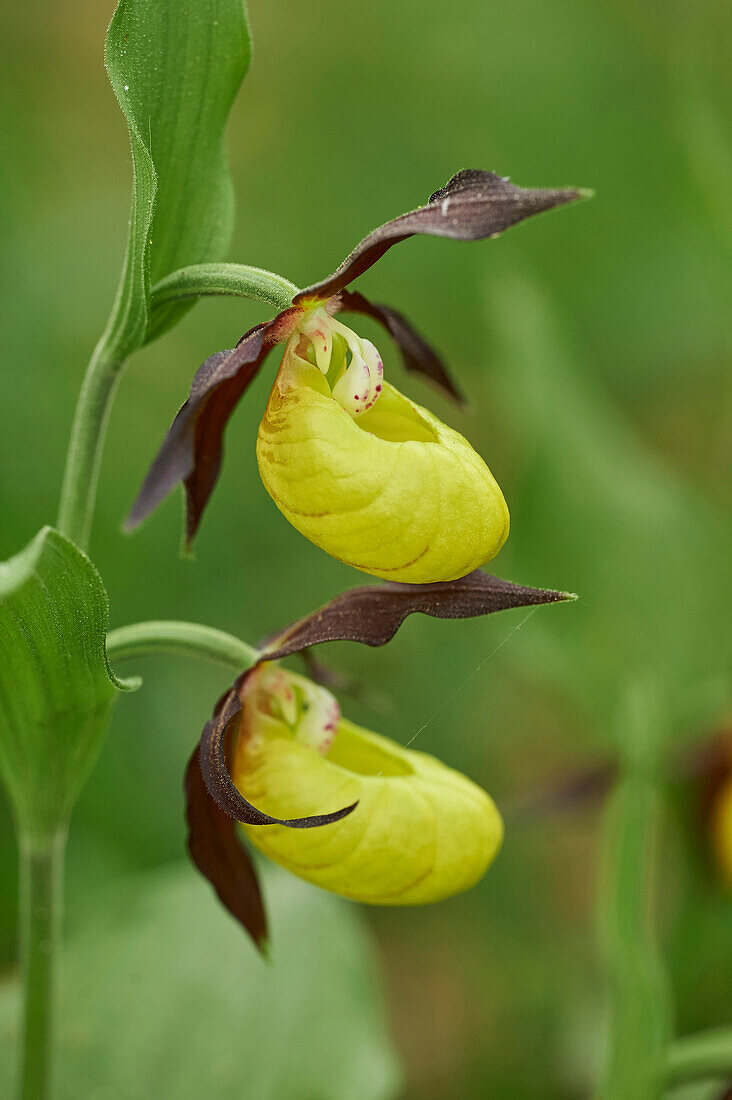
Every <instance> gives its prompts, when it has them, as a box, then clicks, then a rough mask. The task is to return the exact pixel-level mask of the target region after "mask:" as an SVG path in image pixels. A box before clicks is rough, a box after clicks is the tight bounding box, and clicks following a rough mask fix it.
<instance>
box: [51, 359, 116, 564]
mask: <svg viewBox="0 0 732 1100" xmlns="http://www.w3.org/2000/svg"><path fill="white" fill-rule="evenodd" d="M123 363H124V360H123V359H121V358H119V357H117V356H116V355H115V354H114V351H113V350H112V349H111V348H110V347H109V345H108V344H107V343H106V342H104V341H102V342H100V343H99V344H98V345H97V347H96V349H95V351H94V354H93V355H92V358H91V360H90V362H89V366H88V368H87V371H86V375H85V376H84V382H83V384H82V387H81V391H80V392H79V399H78V401H77V403H76V412H75V413H74V423H73V425H72V428H71V438H70V440H69V448H68V451H67V454H66V469H65V470H64V479H63V483H62V486H61V500H60V503H59V510H58V520H57V524H56V525H57V527H58V529H59V531H61V532H62V533H63V534H64V535H66V536H67V537H68V538H70V539H72V541H73V542H75V543H76V545H77V546H79V547H81V549H82V550H86V549H87V547H88V545H89V535H90V533H91V523H92V517H93V514H94V504H95V501H96V495H97V484H98V481H99V467H100V465H101V458H102V448H103V446H104V438H105V436H106V434H107V424H108V423H109V414H110V412H111V409H112V401H113V400H114V394H115V391H116V389H117V383H118V382H119V379H120V375H121V373H122V367H123Z"/></svg>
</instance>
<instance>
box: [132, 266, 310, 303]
mask: <svg viewBox="0 0 732 1100" xmlns="http://www.w3.org/2000/svg"><path fill="white" fill-rule="evenodd" d="M297 292H298V287H296V286H295V284H294V283H291V282H289V280H288V279H283V278H282V276H281V275H275V274H274V272H272V271H265V270H264V268H261V267H248V266H246V265H245V264H192V265H191V267H184V268H181V269H180V270H179V271H173V272H172V273H171V274H170V275H166V277H165V278H164V279H161V280H160V282H159V283H156V284H155V286H154V287H153V288H152V291H151V293H150V307H151V311H152V310H154V309H155V308H156V307H159V306H164V305H167V304H168V303H170V302H178V301H181V300H184V299H186V298H207V297H211V296H214V295H231V296H233V297H237V298H253V299H254V300H255V301H257V302H264V303H265V304H266V305H269V306H274V308H275V309H277V310H282V309H287V308H288V306H290V305H292V299H293V296H294V295H295V294H297Z"/></svg>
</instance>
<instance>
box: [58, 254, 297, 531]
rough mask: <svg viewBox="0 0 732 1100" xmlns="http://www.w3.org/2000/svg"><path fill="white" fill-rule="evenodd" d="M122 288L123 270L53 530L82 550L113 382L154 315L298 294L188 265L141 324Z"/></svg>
mask: <svg viewBox="0 0 732 1100" xmlns="http://www.w3.org/2000/svg"><path fill="white" fill-rule="evenodd" d="M125 287H126V281H125V271H123V278H122V283H121V289H120V292H119V294H118V298H117V301H116V303H115V307H114V310H113V312H112V317H111V318H110V321H109V324H108V326H107V330H106V332H105V334H104V336H103V337H102V339H101V340H100V341H99V344H98V345H97V347H96V349H95V350H94V354H93V355H92V358H91V361H90V363H89V366H88V367H87V371H86V375H85V377H84V382H83V384H82V387H81V391H80V393H79V400H78V401H77V405H76V412H75V414H74V423H73V426H72V429H71V438H70V440H69V449H68V452H67V456H66V469H65V471H64V479H63V484H62V487H61V501H60V504H59V512H58V521H57V526H58V529H59V530H60V531H61V532H63V534H65V535H67V536H68V538H70V539H72V540H73V542H75V543H76V544H77V546H80V547H81V548H82V549H83V550H86V549H87V548H88V545H89V536H90V533H91V524H92V518H93V515H94V506H95V503H96V495H97V484H98V481H99V468H100V465H101V457H102V449H103V447H104V439H105V436H106V434H107V424H108V422H109V414H110V411H111V408H112V401H113V400H114V394H115V391H116V389H117V383H118V382H119V379H120V377H121V375H122V370H123V367H124V363H125V360H126V359H127V357H128V355H129V354H130V353H131V352H132V351H134V350H135V349H137V348H139V347H141V346H143V345H144V344H145V342H146V341H149V340H150V339H151V338H153V337H154V334H155V318H156V311H159V310H160V309H161V308H163V307H165V306H169V305H170V303H171V302H176V301H183V300H186V299H196V298H203V297H212V296H216V295H218V296H221V295H224V296H228V295H233V296H236V297H240V298H253V299H254V300H255V301H258V302H263V303H264V304H266V305H269V306H274V308H275V309H278V310H282V309H286V308H287V307H288V306H289V305H290V304H291V302H292V297H293V295H294V294H296V293H297V290H298V288H297V287H296V286H295V285H294V283H291V282H289V281H288V280H287V279H283V278H282V276H281V275H276V274H274V272H271V271H265V270H264V269H263V268H259V267H247V266H246V265H244V264H192V265H191V266H190V267H187V268H182V269H181V270H180V271H174V272H172V273H171V274H170V275H168V276H166V277H165V278H164V279H162V280H161V281H160V282H159V283H157V284H156V285H155V286H154V287H153V288H152V290H151V292H150V301H149V311H148V312H149V316H148V313H147V312H145V310H143V313H142V320H141V319H140V311H139V309H138V311H137V312H134V311H131V307H130V304H129V302H128V300H127V297H126V295H125V293H124V290H125ZM146 318H147V319H146ZM146 332H147V338H146V337H145V333H146ZM151 333H152V334H153V337H151Z"/></svg>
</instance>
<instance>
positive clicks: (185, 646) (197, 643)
mask: <svg viewBox="0 0 732 1100" xmlns="http://www.w3.org/2000/svg"><path fill="white" fill-rule="evenodd" d="M151 653H178V654H183V655H184V656H188V657H201V658H203V659H204V660H206V661H213V662H214V664H217V665H223V666H224V668H230V669H234V670H235V671H237V672H243V671H244V670H245V669H247V668H251V666H252V665H253V664H256V662H257V661H258V660H259V657H260V654H259V652H258V651H257V650H256V649H254V648H253V647H252V646H250V645H247V644H246V642H242V641H240V640H239V639H238V638H235V637H234V635H233V634H226V633H225V632H224V631H223V630H214V628H213V627H211V626H201V625H200V624H198V623H180V622H175V621H160V622H147V623H133V624H132V625H131V626H121V627H120V628H119V629H118V630H113V631H112V632H111V633H110V634H109V635H108V636H107V656H108V658H109V660H110V662H112V663H115V662H116V661H125V660H129V659H130V658H132V657H146V656H148V655H149V654H151Z"/></svg>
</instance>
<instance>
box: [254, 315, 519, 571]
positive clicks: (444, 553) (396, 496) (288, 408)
mask: <svg viewBox="0 0 732 1100" xmlns="http://www.w3.org/2000/svg"><path fill="white" fill-rule="evenodd" d="M313 322H315V324H313ZM318 322H319V324H318ZM311 325H312V327H310V328H308V327H306V326H303V327H302V328H301V330H300V332H298V333H295V334H294V335H293V336H292V337H291V338H290V341H289V343H288V345H287V348H286V351H285V354H284V357H283V360H282V366H281V367H280V370H279V373H278V375H277V379H276V381H275V384H274V386H273V388H272V392H271V394H270V398H269V402H268V404H267V409H266V412H265V415H264V418H263V420H262V423H261V425H260V428H259V436H258V439H257V460H258V462H259V472H260V475H261V477H262V481H263V483H264V486H265V488H266V489H267V492H268V493H269V494H270V496H271V497H272V499H273V500H274V502H275V504H276V505H277V507H278V508H279V509H280V511H281V512H282V514H283V515H284V516H285V517H286V518H287V519H288V520H289V521H290V523H291V524H292V525H293V526H294V527H296V528H297V530H298V531H300V532H301V533H302V534H303V535H305V536H306V537H307V538H309V539H310V540H311V542H314V543H315V544H316V545H317V546H320V547H321V548H322V549H323V550H326V551H327V552H328V553H329V554H331V555H332V556H333V557H335V558H338V559H340V560H341V561H344V562H346V563H347V564H348V565H353V566H355V567H356V568H357V569H361V570H363V571H364V572H365V573H372V574H373V575H374V576H377V577H384V578H386V579H388V580H397V581H407V582H430V581H448V580H454V579H456V578H458V577H463V576H465V575H466V574H467V573H470V572H472V570H473V569H476V568H478V566H480V565H483V564H484V563H485V562H486V561H489V560H490V559H491V558H493V557H495V555H496V554H497V553H498V551H499V550H500V548H501V546H502V545H503V543H504V542H505V540H506V536H507V535H508V527H509V516H508V508H507V507H506V502H505V500H504V499H503V494H502V493H501V490H500V489H499V487H498V485H497V483H496V481H495V479H494V478H493V475H492V474H491V472H490V470H489V469H488V467H487V466H486V464H485V463H484V462H483V460H482V459H481V458H480V456H479V455H478V454H476V452H475V451H474V450H473V448H472V447H471V446H470V444H469V443H468V442H467V440H466V439H464V438H463V436H461V435H460V434H459V433H458V432H456V431H453V430H452V429H451V428H448V427H447V426H446V425H445V424H443V423H442V421H441V420H438V418H437V417H436V416H433V414H432V413H430V412H429V411H428V410H427V409H424V408H422V407H421V406H419V405H416V404H415V403H414V402H412V401H410V400H409V399H408V398H406V397H404V395H403V394H401V393H400V392H399V391H398V390H397V389H395V388H394V387H393V386H390V385H389V383H388V382H382V380H381V379H382V366H381V359H380V358H379V356H378V353H377V352H376V349H375V348H374V346H373V344H370V343H369V341H366V340H363V341H361V340H359V338H358V337H357V336H356V335H355V334H354V333H352V332H351V331H350V330H349V329H347V328H346V327H345V326H344V325H342V324H341V323H340V322H339V321H337V320H336V319H335V318H331V317H328V315H327V314H326V312H325V310H323V309H318V310H317V311H316V312H315V315H314V317H313V320H312V321H311ZM324 333H325V334H327V337H328V339H327V340H324V339H323V334H324ZM338 337H340V339H338ZM347 348H348V349H349V350H348V354H347V351H346V349H347ZM349 356H350V359H349Z"/></svg>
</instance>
